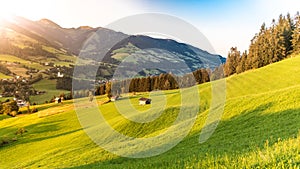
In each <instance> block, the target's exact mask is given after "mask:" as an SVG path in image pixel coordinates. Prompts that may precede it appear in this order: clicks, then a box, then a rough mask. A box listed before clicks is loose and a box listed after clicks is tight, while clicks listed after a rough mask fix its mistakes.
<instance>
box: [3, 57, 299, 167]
mask: <svg viewBox="0 0 300 169" xmlns="http://www.w3.org/2000/svg"><path fill="white" fill-rule="evenodd" d="M299 64H300V57H296V58H292V59H287V60H284V61H281V62H279V63H275V64H272V65H269V66H267V67H264V68H261V69H257V70H252V71H249V72H245V73H243V74H240V75H234V76H231V77H229V78H228V79H227V80H226V87H227V90H226V92H227V93H226V96H227V98H226V105H225V110H224V114H223V116H222V120H221V122H220V123H219V125H218V127H217V129H216V131H215V132H214V133H213V135H212V136H211V137H210V138H209V139H208V140H207V141H206V142H205V143H203V144H199V135H200V131H201V129H202V127H203V125H204V122H205V119H206V117H207V114H208V108H209V103H210V100H211V93H210V92H211V86H210V83H206V84H202V85H199V86H198V90H199V92H200V94H201V100H200V103H201V104H200V105H201V108H200V112H199V113H198V117H197V119H196V123H195V124H194V126H193V128H192V130H191V131H190V133H189V134H188V136H187V137H186V138H185V139H184V140H183V141H181V142H180V143H179V144H178V145H177V146H176V147H174V148H173V149H171V150H170V151H168V152H166V153H163V154H161V155H158V156H155V157H150V158H143V159H130V158H124V157H118V156H116V155H114V154H111V153H109V152H108V151H105V150H104V149H102V148H100V147H98V146H97V145H96V144H95V143H93V142H92V141H91V140H90V139H89V137H88V136H87V135H86V134H85V133H84V131H83V130H82V128H81V126H80V124H79V122H78V119H77V115H76V113H75V112H74V110H73V109H74V107H73V104H72V102H65V103H63V104H48V105H41V106H40V107H38V109H39V110H40V111H39V113H38V114H32V115H28V116H22V117H17V118H9V119H4V120H1V121H0V126H1V129H0V137H1V138H2V139H8V140H9V139H17V141H14V142H12V143H10V144H8V145H5V146H2V147H0V154H1V160H0V166H1V167H2V168H38V167H41V168H299V166H300V132H299V130H300V123H299V121H300V85H299V84H300V83H299V82H300V78H299V75H298V72H300V67H299ZM178 92H179V91H178V90H173V91H166V92H165V96H166V98H167V102H166V105H167V107H166V111H165V112H163V113H162V114H161V116H160V117H159V118H157V119H156V120H154V121H152V122H149V123H147V124H141V123H134V122H130V121H129V120H128V119H126V118H124V117H122V116H121V115H120V114H119V113H117V111H116V107H115V106H114V103H108V104H104V105H100V104H99V105H100V106H99V108H100V110H101V111H102V112H103V115H104V117H105V119H106V120H107V122H108V123H109V124H111V125H112V126H113V127H114V129H115V130H116V131H119V132H121V133H123V134H126V135H128V136H134V137H150V136H153V135H157V134H159V133H161V132H163V131H164V130H165V128H167V127H169V126H170V125H172V122H173V121H174V119H175V118H176V117H177V114H178V110H179V108H180V100H181V96H180V95H179V94H178ZM186 92H187V95H191V96H192V95H193V93H192V92H191V90H189V89H188V90H186ZM144 95H145V96H148V94H147V93H145V94H144ZM154 97H156V96H155V95H154V96H152V97H151V98H154ZM138 98H139V97H138V96H135V97H131V99H130V101H131V103H132V104H133V106H134V107H135V108H137V110H139V111H140V113H136V114H133V115H132V116H143V117H144V116H145V115H148V114H147V113H149V114H150V115H153V116H155V115H157V114H156V113H157V112H155V111H152V110H151V105H147V106H138V105H137V100H138ZM160 99H161V98H160ZM105 100H106V98H105V97H103V96H101V97H98V98H97V101H98V103H103V102H104V101H105ZM80 103H81V104H80V105H81V106H82V107H79V110H84V111H85V112H86V113H87V114H88V113H91V112H90V111H91V109H87V108H86V105H87V104H88V102H87V98H84V99H81V100H80ZM118 103H120V104H121V105H122V104H128V103H127V102H126V100H125V99H123V100H120V101H118ZM158 104H162V102H161V100H159V98H158V99H153V104H152V106H158ZM124 109H126V107H125V108H124ZM147 110H149V112H147V113H145V112H146V111H147ZM22 127H24V128H25V129H26V130H27V131H28V132H26V133H25V134H24V135H23V136H16V135H15V134H14V133H15V131H16V130H17V129H18V128H22ZM102 132H103V133H105V132H106V131H102ZM179 132H180V131H179ZM15 137H17V138H15Z"/></svg>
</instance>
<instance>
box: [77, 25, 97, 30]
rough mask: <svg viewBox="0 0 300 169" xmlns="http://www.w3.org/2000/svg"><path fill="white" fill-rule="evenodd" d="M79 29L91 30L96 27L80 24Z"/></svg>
mask: <svg viewBox="0 0 300 169" xmlns="http://www.w3.org/2000/svg"><path fill="white" fill-rule="evenodd" d="M77 29H83V30H91V29H94V28H93V27H90V26H79V27H78V28H77Z"/></svg>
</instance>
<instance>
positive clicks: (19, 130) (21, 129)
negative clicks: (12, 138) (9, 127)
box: [15, 127, 27, 136]
mask: <svg viewBox="0 0 300 169" xmlns="http://www.w3.org/2000/svg"><path fill="white" fill-rule="evenodd" d="M26 132H27V130H26V129H25V128H24V127H21V128H18V130H17V131H16V133H15V134H16V135H21V136H23V134H24V133H26Z"/></svg>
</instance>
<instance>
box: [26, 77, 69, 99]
mask: <svg viewBox="0 0 300 169" xmlns="http://www.w3.org/2000/svg"><path fill="white" fill-rule="evenodd" d="M33 87H34V88H35V89H36V90H38V91H46V93H45V94H42V95H36V96H30V101H31V102H32V103H37V104H42V103H45V101H50V100H51V99H52V98H53V97H54V96H59V95H60V94H62V93H65V94H67V93H69V91H66V90H57V89H56V80H48V79H43V80H41V81H39V82H37V83H35V84H33Z"/></svg>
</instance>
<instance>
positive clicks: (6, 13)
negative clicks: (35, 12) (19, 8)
mask: <svg viewBox="0 0 300 169" xmlns="http://www.w3.org/2000/svg"><path fill="white" fill-rule="evenodd" d="M11 5H12V4H11V2H9V1H3V2H1V5H0V21H3V20H5V21H13V16H14V13H13V11H11V10H10V9H11V8H10V7H11Z"/></svg>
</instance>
